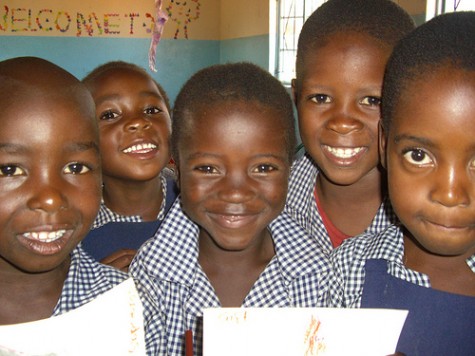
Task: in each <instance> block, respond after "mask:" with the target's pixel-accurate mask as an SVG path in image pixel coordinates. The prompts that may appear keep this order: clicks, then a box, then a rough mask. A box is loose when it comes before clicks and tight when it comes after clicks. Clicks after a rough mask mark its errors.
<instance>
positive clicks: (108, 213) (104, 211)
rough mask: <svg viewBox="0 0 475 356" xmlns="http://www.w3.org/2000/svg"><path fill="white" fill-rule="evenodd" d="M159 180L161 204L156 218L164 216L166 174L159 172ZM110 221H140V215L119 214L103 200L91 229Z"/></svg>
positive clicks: (161, 218) (159, 218) (160, 218)
mask: <svg viewBox="0 0 475 356" xmlns="http://www.w3.org/2000/svg"><path fill="white" fill-rule="evenodd" d="M160 182H161V188H162V193H163V200H162V206H161V207H160V212H159V213H158V216H157V220H163V218H164V217H165V203H166V201H165V197H166V196H167V179H166V174H162V173H161V174H160ZM111 222H142V217H141V216H140V215H120V214H118V213H115V212H113V211H112V210H110V209H109V208H108V207H107V206H106V204H105V203H104V201H102V202H101V207H100V208H99V213H98V214H97V216H96V219H95V220H94V223H93V224H92V227H91V229H92V230H94V229H97V228H99V227H101V226H103V225H105V224H108V223H111Z"/></svg>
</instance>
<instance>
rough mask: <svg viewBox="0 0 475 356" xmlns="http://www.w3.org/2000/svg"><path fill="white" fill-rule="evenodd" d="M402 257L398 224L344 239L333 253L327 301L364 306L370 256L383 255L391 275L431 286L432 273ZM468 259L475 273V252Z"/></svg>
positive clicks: (329, 302)
mask: <svg viewBox="0 0 475 356" xmlns="http://www.w3.org/2000/svg"><path fill="white" fill-rule="evenodd" d="M403 257H404V240H403V234H402V231H401V230H400V228H399V227H398V226H396V225H392V226H390V227H389V228H387V229H386V230H385V231H382V232H380V233H379V234H377V235H372V234H364V235H361V236H358V237H355V238H352V239H349V240H347V241H344V242H343V244H342V245H341V246H340V247H339V248H337V249H335V250H334V251H333V252H332V254H331V256H330V262H331V264H332V270H331V271H330V277H329V281H328V283H329V288H328V296H327V297H328V299H327V302H328V305H329V306H331V307H350V308H353V307H354V308H358V307H360V306H361V296H362V294H363V284H364V280H365V263H366V261H367V260H369V259H384V260H386V261H387V263H388V273H389V274H390V275H392V276H394V277H396V278H399V279H402V280H404V281H407V282H411V283H413V284H416V285H419V286H422V287H427V288H429V287H430V281H429V277H428V276H427V275H425V274H423V273H420V272H417V271H414V270H411V269H408V268H406V266H404V262H403ZM466 262H467V265H468V266H469V267H470V268H471V270H472V271H473V272H474V273H475V254H474V255H472V256H471V257H470V258H469V259H467V261H466Z"/></svg>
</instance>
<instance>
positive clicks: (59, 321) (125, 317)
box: [0, 279, 145, 356]
mask: <svg viewBox="0 0 475 356" xmlns="http://www.w3.org/2000/svg"><path fill="white" fill-rule="evenodd" d="M142 312H143V308H142V304H141V302H140V299H139V296H138V294H137V291H136V289H135V285H134V282H133V280H132V279H127V280H126V281H124V282H122V283H121V284H119V285H117V286H116V287H114V288H113V289H111V290H110V291H108V292H106V293H104V294H103V295H101V296H99V297H97V298H96V299H95V300H93V301H92V302H90V303H88V304H86V305H83V306H82V307H80V308H78V309H75V310H72V311H70V312H68V313H65V314H62V315H59V316H56V317H52V318H48V319H43V320H39V321H35V322H29V323H23V324H15V325H5V326H0V355H1V356H6V355H8V356H10V355H15V356H16V355H21V356H31V355H34V356H46V355H48V356H53V355H58V356H79V355H81V356H84V355H88V356H94V355H114V356H117V355H118V356H121V355H124V356H125V355H134V356H142V355H145V341H144V330H143V315H142Z"/></svg>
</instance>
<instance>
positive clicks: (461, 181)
mask: <svg viewBox="0 0 475 356" xmlns="http://www.w3.org/2000/svg"><path fill="white" fill-rule="evenodd" d="M434 175H435V183H436V184H435V185H434V187H433V189H432V191H431V198H432V201H435V202H437V203H439V204H441V205H444V206H446V207H455V206H466V205H468V204H469V202H470V193H469V189H470V188H471V184H470V183H471V182H470V177H468V176H467V173H466V171H465V170H464V169H462V170H458V169H456V167H445V168H443V169H439V170H437V172H434Z"/></svg>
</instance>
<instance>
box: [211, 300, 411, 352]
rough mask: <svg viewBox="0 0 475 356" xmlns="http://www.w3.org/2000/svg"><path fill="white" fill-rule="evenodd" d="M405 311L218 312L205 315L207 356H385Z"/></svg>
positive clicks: (228, 309)
mask: <svg viewBox="0 0 475 356" xmlns="http://www.w3.org/2000/svg"><path fill="white" fill-rule="evenodd" d="M406 317H407V311H406V310H392V309H336V308H335V309H333V308H215V309H206V310H204V314H203V321H204V338H203V353H204V355H205V356H223V355H226V356H234V355H236V356H238V355H239V356H243V355H245V356H266V355H269V356H270V355H272V356H300V355H301V356H316V355H318V356H322V355H323V356H342V355H352V356H355V355H361V356H363V355H364V356H373V355H374V356H384V355H389V354H392V353H394V352H395V349H396V345H397V341H398V339H399V335H400V333H401V330H402V327H403V325H404V322H405V320H406Z"/></svg>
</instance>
